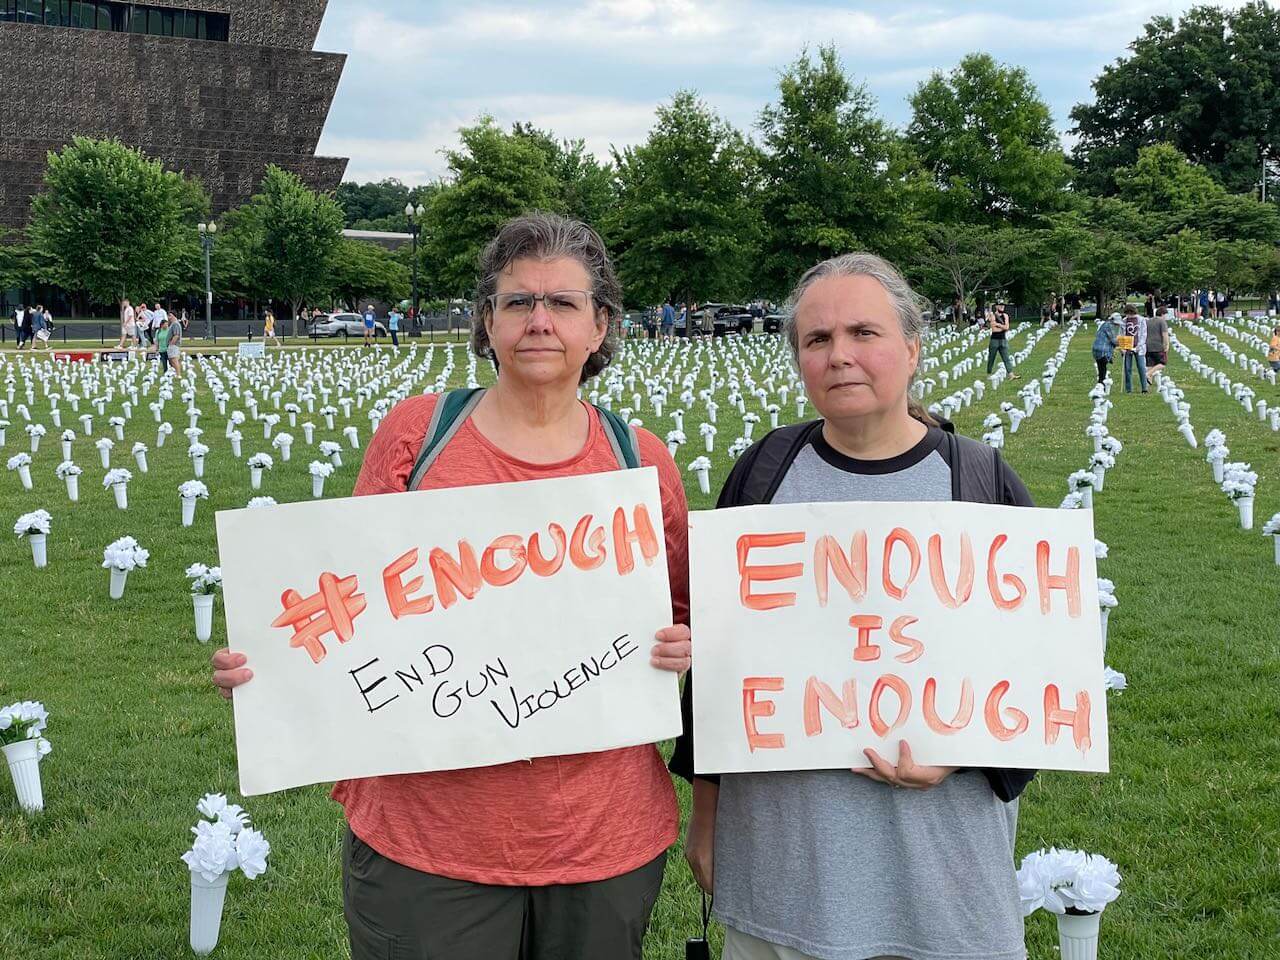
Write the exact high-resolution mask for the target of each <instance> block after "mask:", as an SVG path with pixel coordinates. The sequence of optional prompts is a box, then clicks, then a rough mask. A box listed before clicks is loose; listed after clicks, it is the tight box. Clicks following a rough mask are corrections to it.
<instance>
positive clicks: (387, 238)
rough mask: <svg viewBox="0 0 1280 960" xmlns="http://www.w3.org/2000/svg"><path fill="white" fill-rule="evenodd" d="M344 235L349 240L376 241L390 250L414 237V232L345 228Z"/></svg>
mask: <svg viewBox="0 0 1280 960" xmlns="http://www.w3.org/2000/svg"><path fill="white" fill-rule="evenodd" d="M342 235H343V236H344V237H346V238H347V239H348V240H363V241H365V242H366V243H376V244H377V245H378V246H380V247H386V248H387V249H388V250H395V249H397V248H399V247H403V246H404V245H405V244H406V243H408V242H409V241H411V240H412V239H413V234H410V233H389V232H387V231H385V230H343V231H342Z"/></svg>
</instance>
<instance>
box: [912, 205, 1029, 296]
mask: <svg viewBox="0 0 1280 960" xmlns="http://www.w3.org/2000/svg"><path fill="white" fill-rule="evenodd" d="M926 239H927V243H926V244H925V245H924V246H923V247H922V248H921V249H920V251H919V252H918V253H917V254H916V258H915V261H914V267H913V269H912V270H911V273H912V274H913V275H914V276H915V277H917V278H918V279H919V280H920V282H921V284H922V286H923V288H924V291H925V293H926V295H927V296H929V297H931V298H932V299H934V300H943V299H945V300H948V301H952V302H956V301H958V302H959V303H961V304H965V305H968V304H971V303H973V302H974V301H975V299H976V296H977V294H978V293H979V292H980V291H982V290H987V289H993V288H994V289H1001V290H1003V289H1005V288H1007V287H1009V286H1010V285H1011V284H1012V283H1013V282H1014V281H1015V280H1016V279H1017V278H1018V276H1019V272H1020V269H1021V261H1023V259H1024V258H1025V257H1026V256H1027V255H1028V253H1029V252H1030V250H1031V249H1032V245H1033V244H1034V239H1035V235H1034V234H1033V232H1032V231H1029V230H1024V229H1020V228H1017V227H988V226H983V225H978V224H967V223H935V224H930V225H929V227H928V228H927V229H926Z"/></svg>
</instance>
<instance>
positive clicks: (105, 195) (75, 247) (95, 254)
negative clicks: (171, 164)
mask: <svg viewBox="0 0 1280 960" xmlns="http://www.w3.org/2000/svg"><path fill="white" fill-rule="evenodd" d="M44 187H45V188H44V190H43V192H41V193H39V194H37V195H36V197H35V199H34V200H33V202H32V213H31V225H30V227H29V229H28V234H29V236H30V238H31V245H32V248H33V252H34V255H35V257H36V260H37V262H38V263H39V264H40V265H41V271H42V279H44V280H46V281H47V282H50V283H54V284H57V285H58V286H60V287H62V288H63V289H64V290H66V291H68V292H69V293H71V294H72V295H73V297H79V298H81V299H87V300H88V301H91V302H93V303H100V304H111V303H116V302H118V301H119V300H120V298H121V297H124V296H134V297H152V296H156V295H159V294H165V293H172V292H175V291H179V290H182V289H185V288H189V287H190V286H191V284H192V283H193V281H194V278H193V275H192V274H193V270H194V269H195V267H196V264H197V263H198V254H197V253H196V252H195V251H198V249H199V244H198V241H197V240H196V230H195V224H196V223H197V222H198V221H199V220H200V219H202V218H203V217H205V216H207V213H208V209H209V200H208V197H207V196H206V195H205V193H204V190H203V189H202V188H201V186H200V185H199V184H198V183H196V182H195V181H189V180H187V179H186V178H184V177H183V176H182V175H181V174H178V173H173V172H171V171H167V170H165V169H164V167H163V165H162V164H161V163H160V162H159V161H158V160H150V159H148V158H147V157H145V156H143V155H142V154H141V153H140V152H139V151H137V150H133V149H130V148H129V147H126V146H124V144H122V143H120V142H119V141H117V140H91V139H89V138H86V137H76V138H75V139H74V140H72V142H71V144H70V145H69V146H67V147H65V148H64V149H63V150H62V151H61V152H60V153H50V154H49V157H48V166H47V167H46V169H45V177H44Z"/></svg>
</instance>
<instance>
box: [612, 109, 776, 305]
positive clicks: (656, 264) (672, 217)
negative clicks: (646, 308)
mask: <svg viewBox="0 0 1280 960" xmlns="http://www.w3.org/2000/svg"><path fill="white" fill-rule="evenodd" d="M614 166H615V167H616V168H617V177H618V204H617V206H616V207H615V208H614V210H613V212H612V214H611V215H610V217H609V218H607V220H606V226H607V230H606V234H607V236H608V237H609V238H610V241H611V244H612V248H613V250H614V253H615V256H616V258H617V262H618V271H619V274H620V276H621V278H622V282H623V286H624V288H625V289H626V291H627V296H628V298H629V299H630V300H632V302H636V303H649V304H653V303H660V302H662V301H663V300H664V299H665V298H667V297H668V296H675V297H676V298H678V299H680V300H683V301H684V302H686V303H696V302H703V301H706V300H711V299H719V298H725V299H729V298H734V297H739V296H745V295H746V292H747V291H748V288H749V287H750V286H751V283H750V282H749V271H750V270H751V268H752V266H753V265H754V263H755V253H756V250H757V248H758V244H759V239H760V234H761V227H760V214H759V210H758V208H757V206H756V204H755V189H756V183H757V169H758V162H757V157H756V156H755V153H754V151H753V150H752V149H751V147H750V146H749V144H748V143H747V142H746V140H745V138H744V137H743V136H742V134H741V133H740V132H739V131H737V130H735V129H734V128H733V127H731V126H730V125H729V124H728V123H726V122H725V121H724V120H722V119H721V118H720V117H718V116H717V115H716V114H715V113H713V112H712V111H711V109H710V108H709V107H707V105H706V104H705V103H703V102H702V101H701V100H700V99H698V97H697V96H696V95H695V94H694V93H692V92H690V91H681V92H679V93H677V94H676V95H675V96H674V97H672V99H671V102H670V103H669V104H665V105H663V106H660V107H658V111H657V122H656V123H655V125H654V127H653V129H651V130H650V131H649V136H648V139H646V141H645V142H644V143H642V144H640V145H639V146H635V147H628V148H627V149H626V150H625V151H623V152H621V153H619V152H617V151H616V150H615V151H614Z"/></svg>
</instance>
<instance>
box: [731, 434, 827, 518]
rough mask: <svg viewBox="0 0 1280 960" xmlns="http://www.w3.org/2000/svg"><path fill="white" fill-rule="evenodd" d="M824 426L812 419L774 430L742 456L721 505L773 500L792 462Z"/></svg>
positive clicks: (739, 504) (769, 501)
mask: <svg viewBox="0 0 1280 960" xmlns="http://www.w3.org/2000/svg"><path fill="white" fill-rule="evenodd" d="M821 429H822V421H821V420H811V421H809V422H808V423H793V424H789V425H788V426H785V427H779V428H778V429H777V430H770V431H769V432H768V433H767V434H765V435H764V436H763V437H761V438H760V441H759V442H758V443H756V444H755V445H754V446H752V447H751V448H750V449H749V450H747V452H746V453H744V454H743V455H742V459H741V460H739V461H738V464H737V466H735V467H734V469H733V473H732V474H731V475H730V477H729V481H728V483H726V484H725V489H724V492H723V494H722V495H721V497H720V503H719V504H718V506H722V507H740V506H747V505H750V504H758V503H771V502H772V501H773V496H774V494H776V493H777V492H778V487H779V486H781V485H782V480H783V478H784V477H785V476H786V475H787V470H788V469H790V467H791V464H792V463H794V462H795V459H796V457H798V456H799V455H800V451H801V450H803V449H804V446H805V444H807V443H808V442H809V440H810V439H811V438H812V437H813V435H814V433H815V432H816V431H818V430H821Z"/></svg>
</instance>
